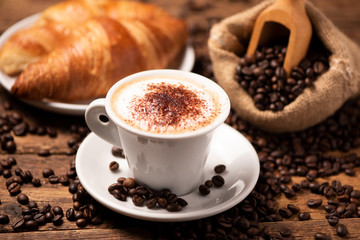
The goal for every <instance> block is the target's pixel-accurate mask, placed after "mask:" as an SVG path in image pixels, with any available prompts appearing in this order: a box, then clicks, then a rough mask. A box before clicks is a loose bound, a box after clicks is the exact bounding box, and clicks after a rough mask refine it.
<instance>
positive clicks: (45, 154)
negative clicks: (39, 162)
mask: <svg viewBox="0 0 360 240" xmlns="http://www.w3.org/2000/svg"><path fill="white" fill-rule="evenodd" d="M38 155H39V156H40V157H48V156H50V155H51V152H50V150H49V149H41V150H40V151H39V152H38Z"/></svg>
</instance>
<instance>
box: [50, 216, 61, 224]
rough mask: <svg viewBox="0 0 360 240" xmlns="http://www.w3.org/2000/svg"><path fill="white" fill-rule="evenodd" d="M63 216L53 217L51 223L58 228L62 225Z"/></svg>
mask: <svg viewBox="0 0 360 240" xmlns="http://www.w3.org/2000/svg"><path fill="white" fill-rule="evenodd" d="M62 218H63V216H62V215H55V217H54V218H53V219H52V223H53V224H54V225H55V226H60V225H61V224H62V223H63V219H62Z"/></svg>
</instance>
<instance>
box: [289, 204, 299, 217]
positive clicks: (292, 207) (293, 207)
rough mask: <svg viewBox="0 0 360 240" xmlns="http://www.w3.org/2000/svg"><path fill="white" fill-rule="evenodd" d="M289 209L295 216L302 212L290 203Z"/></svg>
mask: <svg viewBox="0 0 360 240" xmlns="http://www.w3.org/2000/svg"><path fill="white" fill-rule="evenodd" d="M287 208H288V209H289V210H290V211H291V212H292V213H293V214H297V213H298V212H299V211H300V208H299V207H297V206H295V205H294V204H291V203H289V204H288V205H287Z"/></svg>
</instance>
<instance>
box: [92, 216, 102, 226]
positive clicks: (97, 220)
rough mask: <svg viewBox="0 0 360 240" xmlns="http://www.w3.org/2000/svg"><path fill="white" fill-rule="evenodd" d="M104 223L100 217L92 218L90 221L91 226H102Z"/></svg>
mask: <svg viewBox="0 0 360 240" xmlns="http://www.w3.org/2000/svg"><path fill="white" fill-rule="evenodd" d="M103 222H104V221H103V220H102V218H101V217H99V216H95V217H94V218H92V219H91V224H92V225H100V224H102V223H103Z"/></svg>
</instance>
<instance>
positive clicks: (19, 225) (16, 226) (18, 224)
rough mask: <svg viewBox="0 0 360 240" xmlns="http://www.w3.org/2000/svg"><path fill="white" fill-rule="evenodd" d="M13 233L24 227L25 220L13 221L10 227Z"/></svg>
mask: <svg viewBox="0 0 360 240" xmlns="http://www.w3.org/2000/svg"><path fill="white" fill-rule="evenodd" d="M11 227H12V228H13V229H14V230H15V231H17V230H20V229H23V228H24V227H25V220H24V219H23V218H20V219H17V220H15V222H14V223H13V224H12V226H11Z"/></svg>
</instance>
